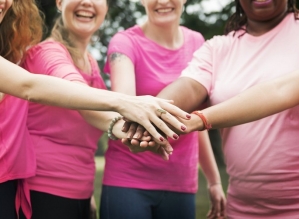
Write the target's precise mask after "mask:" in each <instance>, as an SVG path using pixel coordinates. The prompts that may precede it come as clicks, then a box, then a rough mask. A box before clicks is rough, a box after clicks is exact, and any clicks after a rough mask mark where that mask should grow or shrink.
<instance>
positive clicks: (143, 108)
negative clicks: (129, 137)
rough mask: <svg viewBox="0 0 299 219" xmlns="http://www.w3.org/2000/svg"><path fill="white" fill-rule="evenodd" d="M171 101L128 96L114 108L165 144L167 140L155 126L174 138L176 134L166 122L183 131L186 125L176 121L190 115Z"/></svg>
mask: <svg viewBox="0 0 299 219" xmlns="http://www.w3.org/2000/svg"><path fill="white" fill-rule="evenodd" d="M171 103H172V101H169V100H164V99H160V98H156V97H151V96H130V98H129V99H128V98H126V99H124V101H123V102H122V103H120V104H119V105H118V106H117V108H118V109H116V110H117V111H118V112H119V113H120V114H122V115H123V116H124V117H125V118H126V119H128V120H130V121H134V122H137V123H139V124H140V125H142V126H143V127H144V128H145V129H146V130H147V131H148V132H149V133H150V134H151V135H152V136H153V138H154V140H155V141H156V142H158V143H159V144H161V145H166V144H167V143H166V142H167V141H166V139H165V137H163V136H162V135H161V134H160V133H159V132H158V131H157V130H156V128H155V127H157V128H158V129H160V130H161V131H162V132H163V133H164V134H165V135H166V136H168V137H170V138H172V139H174V140H175V138H176V136H177V134H176V133H175V132H174V131H172V130H171V129H170V128H169V127H168V126H167V124H169V125H171V126H173V127H174V128H175V129H177V130H181V131H182V132H184V131H185V130H186V129H187V128H186V126H185V125H184V124H183V123H182V122H180V121H178V119H177V118H181V119H182V120H188V119H190V115H189V114H188V113H186V112H184V111H182V110H181V109H179V108H178V107H176V106H174V105H173V104H171Z"/></svg>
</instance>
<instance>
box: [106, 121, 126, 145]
mask: <svg viewBox="0 0 299 219" xmlns="http://www.w3.org/2000/svg"><path fill="white" fill-rule="evenodd" d="M122 118H123V117H122V116H117V117H114V118H113V119H112V120H111V122H110V124H109V128H108V130H107V133H108V137H109V138H110V139H111V140H118V138H117V137H116V136H115V135H114V132H113V128H114V126H115V124H116V123H117V122H118V121H119V120H121V119H122Z"/></svg>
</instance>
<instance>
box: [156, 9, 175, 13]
mask: <svg viewBox="0 0 299 219" xmlns="http://www.w3.org/2000/svg"><path fill="white" fill-rule="evenodd" d="M173 10H174V9H173V8H163V9H157V10H156V11H157V12H158V13H168V12H171V11H173Z"/></svg>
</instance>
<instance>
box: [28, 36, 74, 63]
mask: <svg viewBox="0 0 299 219" xmlns="http://www.w3.org/2000/svg"><path fill="white" fill-rule="evenodd" d="M43 54H45V55H47V56H49V57H51V56H53V55H57V54H59V56H61V55H67V57H68V56H69V52H68V50H67V49H66V47H65V46H64V45H63V44H61V43H59V42H56V41H54V40H45V41H43V42H41V43H39V44H37V45H35V46H33V47H31V48H30V49H29V50H28V54H27V57H26V58H30V59H33V58H36V56H42V55H43Z"/></svg>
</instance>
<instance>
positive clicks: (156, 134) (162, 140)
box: [141, 117, 171, 144]
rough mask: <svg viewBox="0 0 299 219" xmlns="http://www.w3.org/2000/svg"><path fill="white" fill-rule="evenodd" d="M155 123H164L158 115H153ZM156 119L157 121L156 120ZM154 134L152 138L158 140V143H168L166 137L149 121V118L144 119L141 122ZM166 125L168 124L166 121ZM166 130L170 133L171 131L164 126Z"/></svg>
mask: <svg viewBox="0 0 299 219" xmlns="http://www.w3.org/2000/svg"><path fill="white" fill-rule="evenodd" d="M151 120H152V121H153V123H156V125H160V124H161V123H164V122H163V121H161V119H159V118H158V117H152V119H151ZM154 121H155V122H154ZM141 125H142V126H143V127H144V128H145V129H146V130H147V131H148V132H149V133H150V135H151V136H152V139H153V140H154V141H155V142H157V143H158V144H166V139H165V138H164V137H163V136H162V135H161V134H160V133H159V132H158V131H157V130H156V128H155V127H154V125H153V124H152V123H151V122H149V121H148V120H143V121H142V124H141ZM164 125H165V126H166V124H165V123H164ZM164 130H165V131H168V133H169V132H170V131H171V130H170V129H169V128H167V127H164Z"/></svg>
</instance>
